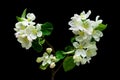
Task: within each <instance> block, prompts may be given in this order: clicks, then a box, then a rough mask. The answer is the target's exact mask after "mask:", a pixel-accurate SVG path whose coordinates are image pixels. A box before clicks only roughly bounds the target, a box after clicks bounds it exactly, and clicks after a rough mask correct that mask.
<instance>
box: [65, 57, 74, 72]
mask: <svg viewBox="0 0 120 80" xmlns="http://www.w3.org/2000/svg"><path fill="white" fill-rule="evenodd" d="M74 67H75V63H74V60H73V56H68V57H66V58H65V59H64V62H63V68H64V71H65V72H67V71H70V70H72V69H73V68H74Z"/></svg>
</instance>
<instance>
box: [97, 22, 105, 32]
mask: <svg viewBox="0 0 120 80" xmlns="http://www.w3.org/2000/svg"><path fill="white" fill-rule="evenodd" d="M106 27H107V24H106V25H105V24H99V25H98V27H96V30H100V31H103V30H104V29H106Z"/></svg>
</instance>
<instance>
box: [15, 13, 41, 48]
mask: <svg viewBox="0 0 120 80" xmlns="http://www.w3.org/2000/svg"><path fill="white" fill-rule="evenodd" d="M22 19H23V20H22V21H20V22H17V23H16V24H15V28H14V30H15V31H16V33H15V36H16V38H18V41H19V42H20V43H21V45H22V47H23V48H26V49H29V48H30V47H31V46H32V41H33V40H35V39H36V38H37V37H41V36H42V31H41V25H42V24H36V25H35V22H33V20H35V15H34V14H33V13H28V14H27V18H22Z"/></svg>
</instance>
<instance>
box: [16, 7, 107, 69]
mask: <svg viewBox="0 0 120 80" xmlns="http://www.w3.org/2000/svg"><path fill="white" fill-rule="evenodd" d="M90 14H91V11H90V10H89V11H88V12H87V13H85V11H83V12H81V13H80V15H78V14H74V16H73V17H71V20H70V21H69V22H68V25H69V26H70V27H69V30H71V31H72V32H73V34H74V36H73V37H72V38H71V42H72V44H71V45H67V46H66V47H65V50H57V51H55V50H54V47H53V46H52V45H51V44H50V43H49V42H48V41H46V39H45V37H46V36H49V35H51V33H52V30H53V25H52V24H51V23H50V22H46V23H43V24H40V23H35V22H34V20H35V19H36V17H35V15H34V14H33V13H28V14H26V9H25V10H24V11H23V13H22V15H21V17H16V18H17V20H18V22H17V23H16V24H15V28H14V30H15V31H16V32H15V37H16V38H17V41H18V42H19V43H20V44H21V46H22V47H23V48H25V49H29V48H31V47H33V49H34V50H36V51H37V52H40V53H42V50H44V49H46V51H44V53H43V54H42V56H41V57H38V58H37V59H36V62H37V63H40V69H42V70H46V69H47V68H48V66H49V67H50V68H51V69H52V68H55V66H56V63H57V62H59V61H60V60H63V68H64V71H69V70H71V69H73V68H74V67H75V66H79V65H80V64H86V63H90V60H91V58H92V57H93V56H95V55H96V54H97V50H98V48H97V46H96V42H99V41H100V38H101V37H102V36H103V33H102V31H103V30H104V29H105V28H106V26H107V25H104V24H103V23H102V22H103V20H102V19H99V17H100V16H96V18H95V20H91V19H89V16H90ZM43 44H47V46H49V48H48V47H47V48H44V47H43Z"/></svg>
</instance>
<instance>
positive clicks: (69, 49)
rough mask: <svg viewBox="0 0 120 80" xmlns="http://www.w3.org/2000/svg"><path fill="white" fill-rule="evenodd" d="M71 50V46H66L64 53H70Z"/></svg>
mask: <svg viewBox="0 0 120 80" xmlns="http://www.w3.org/2000/svg"><path fill="white" fill-rule="evenodd" d="M72 50H74V47H73V46H66V47H65V51H72Z"/></svg>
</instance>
